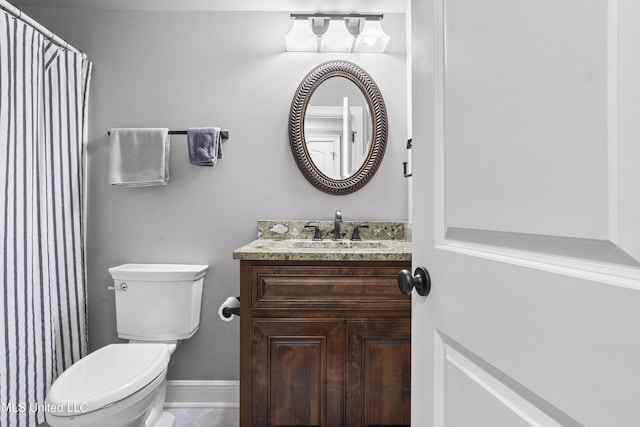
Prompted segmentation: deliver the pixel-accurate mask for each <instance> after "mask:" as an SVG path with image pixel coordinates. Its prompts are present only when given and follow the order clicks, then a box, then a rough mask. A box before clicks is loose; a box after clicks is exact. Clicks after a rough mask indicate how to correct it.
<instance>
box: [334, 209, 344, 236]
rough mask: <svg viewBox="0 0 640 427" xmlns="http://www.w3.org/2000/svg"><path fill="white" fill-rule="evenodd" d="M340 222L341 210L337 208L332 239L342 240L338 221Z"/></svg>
mask: <svg viewBox="0 0 640 427" xmlns="http://www.w3.org/2000/svg"><path fill="white" fill-rule="evenodd" d="M341 222H342V211H341V210H337V211H336V216H335V219H334V226H333V240H342V236H341V235H340V223H341Z"/></svg>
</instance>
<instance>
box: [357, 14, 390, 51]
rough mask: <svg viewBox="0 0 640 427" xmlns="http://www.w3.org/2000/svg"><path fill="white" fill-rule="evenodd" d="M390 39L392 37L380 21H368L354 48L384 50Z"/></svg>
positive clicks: (358, 49)
mask: <svg viewBox="0 0 640 427" xmlns="http://www.w3.org/2000/svg"><path fill="white" fill-rule="evenodd" d="M390 39H391V37H389V36H388V35H387V34H386V33H385V32H384V30H383V29H382V24H380V21H378V20H374V21H366V22H365V23H364V28H363V29H362V32H361V33H360V35H359V36H358V38H357V39H356V43H355V47H354V49H353V50H354V52H384V50H385V49H386V48H387V44H388V43H389V40H390Z"/></svg>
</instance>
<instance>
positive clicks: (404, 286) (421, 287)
mask: <svg viewBox="0 0 640 427" xmlns="http://www.w3.org/2000/svg"><path fill="white" fill-rule="evenodd" d="M398 287H399V288H400V292H402V293H403V294H407V295H408V294H410V293H411V290H412V289H413V288H414V287H415V288H416V292H418V295H420V296H423V297H426V296H427V295H429V292H430V291H431V277H430V276H429V272H428V271H427V269H426V268H424V267H418V268H416V271H415V272H414V275H413V276H412V275H411V272H410V271H409V270H402V271H401V272H400V273H399V274H398Z"/></svg>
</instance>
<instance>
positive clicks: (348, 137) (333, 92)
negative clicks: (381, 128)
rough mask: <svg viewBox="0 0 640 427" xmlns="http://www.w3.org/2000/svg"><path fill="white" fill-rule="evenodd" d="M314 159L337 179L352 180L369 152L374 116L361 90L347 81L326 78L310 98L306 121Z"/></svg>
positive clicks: (305, 124)
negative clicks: (372, 117)
mask: <svg viewBox="0 0 640 427" xmlns="http://www.w3.org/2000/svg"><path fill="white" fill-rule="evenodd" d="M304 134H305V141H306V143H307V150H308V151H309V155H310V156H311V160H312V161H313V163H314V164H315V165H316V167H317V168H318V169H320V171H321V172H322V173H324V174H325V175H327V176H328V177H330V178H334V179H344V178H348V177H350V176H351V175H352V174H353V173H354V172H355V171H357V170H358V169H359V168H360V166H362V162H363V161H364V159H365V158H366V155H367V154H368V152H369V143H370V142H371V113H370V112H369V107H368V105H367V100H366V99H365V97H364V95H363V94H362V92H361V91H360V89H359V88H358V87H357V86H356V85H355V84H354V83H353V82H352V81H351V80H348V79H345V78H343V77H332V78H329V79H327V80H326V81H325V82H324V83H323V84H322V85H321V86H320V87H318V89H317V90H316V91H315V92H314V94H313V95H312V96H311V101H310V102H309V106H308V107H307V111H306V114H305V120H304Z"/></svg>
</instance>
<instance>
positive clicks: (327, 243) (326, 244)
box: [291, 240, 385, 249]
mask: <svg viewBox="0 0 640 427" xmlns="http://www.w3.org/2000/svg"><path fill="white" fill-rule="evenodd" d="M291 246H292V247H294V248H298V249H350V248H351V249H379V248H383V247H385V245H384V243H383V242H381V241H379V240H378V241H353V240H335V241H334V240H319V241H313V240H303V241H296V242H291Z"/></svg>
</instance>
